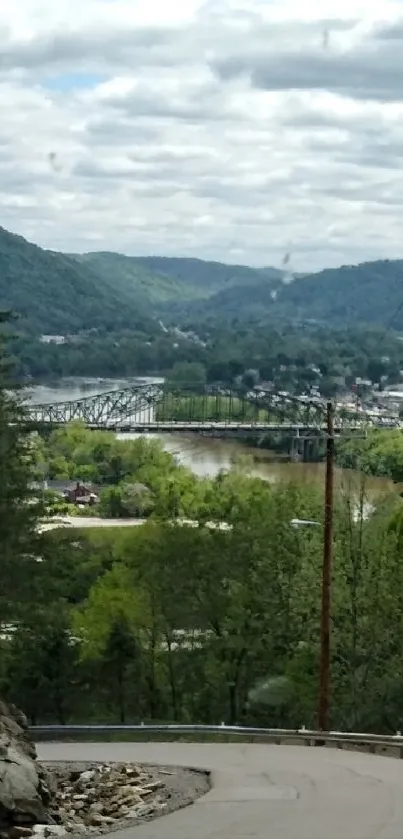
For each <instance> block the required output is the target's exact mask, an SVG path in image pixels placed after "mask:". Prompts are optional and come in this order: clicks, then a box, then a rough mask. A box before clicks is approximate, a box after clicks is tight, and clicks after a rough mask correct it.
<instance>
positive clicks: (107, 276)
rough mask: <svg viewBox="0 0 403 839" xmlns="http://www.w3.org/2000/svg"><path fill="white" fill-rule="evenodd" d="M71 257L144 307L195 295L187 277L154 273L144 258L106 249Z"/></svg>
mask: <svg viewBox="0 0 403 839" xmlns="http://www.w3.org/2000/svg"><path fill="white" fill-rule="evenodd" d="M72 258H73V259H74V260H75V261H77V262H78V264H80V265H83V266H85V267H87V268H89V269H90V270H91V271H93V272H94V273H96V274H97V276H98V277H101V278H102V279H103V280H104V281H105V282H106V283H108V284H112V285H113V288H114V289H116V290H117V291H120V292H122V293H123V294H128V295H129V296H130V297H132V298H133V299H134V298H135V299H136V301H137V302H138V303H139V304H141V305H142V306H144V307H150V306H158V304H160V303H166V302H167V301H170V300H177V299H178V297H179V298H185V299H192V298H193V297H194V296H195V295H194V294H192V290H191V289H192V284H191V281H189V282H186V279H183V280H182V278H180V279H177V278H176V277H172V278H171V277H170V276H168V275H165V274H157V273H154V272H153V270H152V268H150V267H148V266H147V264H144V265H143V264H142V263H143V261H144V263H146V260H143V261H142V260H141V259H140V260H138V259H137V258H136V257H131V256H124V255H123V254H120V253H110V252H108V251H99V252H96V253H85V254H74V255H73V257H72ZM178 261H180V260H178Z"/></svg>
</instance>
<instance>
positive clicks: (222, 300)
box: [177, 260, 403, 329]
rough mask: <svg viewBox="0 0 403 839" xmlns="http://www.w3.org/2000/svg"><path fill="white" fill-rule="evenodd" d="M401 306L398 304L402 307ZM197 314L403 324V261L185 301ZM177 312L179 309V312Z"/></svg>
mask: <svg viewBox="0 0 403 839" xmlns="http://www.w3.org/2000/svg"><path fill="white" fill-rule="evenodd" d="M399 307H400V308H399ZM185 310H186V316H187V317H190V318H191V320H192V322H195V321H197V319H204V318H206V317H214V318H216V319H220V318H221V319H228V318H239V319H243V320H247V319H248V318H250V317H260V318H269V319H270V318H273V319H275V320H278V319H279V318H280V319H285V320H292V321H312V320H314V321H319V322H321V323H323V324H328V325H335V326H340V325H353V324H355V323H362V324H365V323H367V324H372V325H374V324H376V325H382V326H383V325H385V324H387V323H389V321H390V320H392V319H393V327H394V328H395V329H403V260H393V261H389V260H383V261H378V262H367V263H362V264H361V265H351V266H350V265H348V266H342V267H340V268H333V269H326V270H324V271H320V272H319V273H317V274H311V275H308V276H303V277H298V278H296V279H295V280H294V282H292V283H287V284H284V283H283V282H282V280H281V279H280V280H278V279H277V280H276V279H273V280H271V281H270V282H268V281H267V279H265V280H264V281H262V280H261V281H260V282H258V283H253V284H247V285H246V284H245V285H238V286H236V287H233V288H230V289H224V290H221V291H219V292H218V293H216V294H214V295H212V296H210V297H209V299H208V300H203V301H197V302H195V303H192V304H188V305H187V306H185V305H184V304H183V303H182V313H183V315H184V314H185ZM177 314H178V315H179V309H178V311H177Z"/></svg>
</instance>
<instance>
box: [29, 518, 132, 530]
mask: <svg viewBox="0 0 403 839" xmlns="http://www.w3.org/2000/svg"><path fill="white" fill-rule="evenodd" d="M146 521H147V519H101V518H99V517H98V516H60V517H59V516H58V517H56V518H54V519H51V520H50V521H48V522H46V523H45V524H43V525H41V530H42V531H44V530H55V529H56V528H58V527H78V528H80V529H82V528H87V527H138V525H140V524H145V523H146Z"/></svg>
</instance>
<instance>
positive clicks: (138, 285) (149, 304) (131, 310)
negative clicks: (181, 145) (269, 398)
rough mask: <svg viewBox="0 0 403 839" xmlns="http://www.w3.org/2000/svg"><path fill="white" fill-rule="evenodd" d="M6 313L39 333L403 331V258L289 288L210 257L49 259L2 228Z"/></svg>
mask: <svg viewBox="0 0 403 839" xmlns="http://www.w3.org/2000/svg"><path fill="white" fill-rule="evenodd" d="M0 308H6V309H12V310H13V311H15V312H17V313H18V314H19V315H20V316H21V324H22V326H24V327H25V328H27V329H30V330H31V331H33V332H36V333H52V332H53V333H57V334H66V333H76V332H80V331H83V330H88V329H94V328H95V329H105V330H108V331H113V332H115V333H116V332H117V331H119V330H120V329H126V328H127V329H130V330H133V329H139V328H140V330H142V329H143V327H144V324H145V322H146V321H147V319H149V318H153V319H158V318H160V317H163V318H164V320H165V317H166V318H167V319H169V318H170V319H171V321H172V320H173V322H174V323H176V324H179V323H181V322H183V320H184V319H186V320H188V321H189V322H191V323H193V324H196V323H197V322H198V321H199V322H200V321H203V320H205V319H206V318H214V319H216V320H217V319H218V320H219V319H221V320H225V321H232V320H233V319H239V320H247V319H248V318H250V317H253V318H256V317H258V318H260V319H261V320H264V319H269V320H270V319H274V320H275V321H276V320H278V319H281V320H284V319H285V320H291V321H294V322H295V321H299V322H300V321H307V320H309V321H312V320H314V321H319V322H321V323H324V324H326V325H336V326H340V325H354V324H355V323H362V324H365V323H367V324H373V325H381V326H383V325H385V324H386V323H388V322H389V321H390V320H391V319H392V318H393V319H394V320H393V326H394V328H396V329H403V260H394V261H389V260H384V261H378V262H368V263H363V264H361V265H354V266H351V265H350V266H342V267H340V268H334V269H326V270H324V271H321V272H319V273H318V274H311V275H309V276H302V277H301V276H300V277H298V278H296V279H295V280H294V282H292V283H288V284H287V283H284V282H283V272H281V271H279V270H277V269H274V268H262V269H255V268H250V267H248V266H242V265H226V264H224V263H219V262H207V261H203V260H201V259H188V258H184V259H179V258H177V259H176V258H168V257H167V258H164V257H127V256H123V255H121V254H115V253H108V252H100V253H88V254H84V255H82V256H77V255H74V256H73V255H72V256H70V255H65V254H61V253H55V252H52V251H45V250H43V249H41V248H39V247H37V246H36V245H33V244H30V243H29V242H27V241H26V240H25V239H23V238H22V237H20V236H15V235H14V234H12V233H9V232H7V231H6V230H4V229H3V228H0Z"/></svg>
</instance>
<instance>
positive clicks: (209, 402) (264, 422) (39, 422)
mask: <svg viewBox="0 0 403 839" xmlns="http://www.w3.org/2000/svg"><path fill="white" fill-rule="evenodd" d="M325 407H326V406H325V404H324V403H323V402H321V401H320V400H313V399H310V398H308V397H293V396H291V395H289V394H285V393H274V392H271V391H263V390H253V391H249V392H247V393H246V392H245V391H244V390H240V389H226V388H214V389H213V388H211V389H208V388H206V389H205V390H204V391H200V389H199V390H197V388H191V387H188V388H186V389H183V390H180V391H173V390H172V389H168V388H166V387H165V386H164V385H161V384H137V385H134V386H132V387H127V388H123V389H122V390H113V391H108V392H106V393H99V394H96V395H93V396H87V397H83V398H80V399H75V400H72V401H68V402H56V403H45V404H40V405H28V406H27V416H28V421H29V422H30V423H32V425H33V426H61V425H65V424H66V423H69V422H73V421H81V422H84V423H85V425H86V426H88V427H89V428H93V429H110V430H114V431H120V432H148V433H152V432H160V433H161V432H182V433H184V432H186V433H189V432H193V433H197V434H208V435H210V436H225V435H231V434H233V435H234V436H242V435H244V436H248V435H249V436H250V435H251V434H254V435H260V436H264V435H266V434H268V433H270V432H273V433H276V432H287V433H288V434H289V436H290V437H293V438H296V437H300V438H301V439H303V438H304V437H307V436H308V437H317V436H322V435H323V434H325V433H326V428H325ZM368 425H372V426H377V425H379V426H382V427H385V425H389V426H394V427H396V426H397V425H398V423H397V420H396V419H395V418H389V419H388V418H382V420H381V419H380V418H378V421H377V420H376V418H375V419H374V417H373V416H372V417H370V416H369V415H366V414H364V413H362V412H360V413H353V412H350V413H347V412H346V411H343V410H336V414H335V433H336V434H341V433H343V431H344V430H346V431H347V430H348V431H350V432H353V431H357V432H360V431H361V432H362V431H363V429H364V428H366V427H368Z"/></svg>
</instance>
